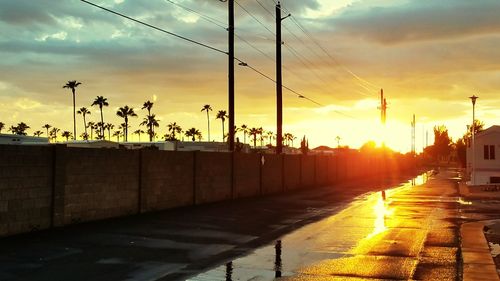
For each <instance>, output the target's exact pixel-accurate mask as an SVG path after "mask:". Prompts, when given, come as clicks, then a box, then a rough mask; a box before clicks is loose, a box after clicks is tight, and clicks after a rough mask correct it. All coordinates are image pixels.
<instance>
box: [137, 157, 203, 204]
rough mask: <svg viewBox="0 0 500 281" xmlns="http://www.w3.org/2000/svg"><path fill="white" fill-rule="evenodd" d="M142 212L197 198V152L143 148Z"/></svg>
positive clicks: (184, 202)
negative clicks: (195, 179)
mask: <svg viewBox="0 0 500 281" xmlns="http://www.w3.org/2000/svg"><path fill="white" fill-rule="evenodd" d="M140 153H141V186H140V189H141V212H149V211H157V210H165V209H169V208H174V207H181V206H188V205H191V204H193V202H194V168H195V167H194V153H192V152H183V151H178V152H174V151H157V150H142V151H140Z"/></svg>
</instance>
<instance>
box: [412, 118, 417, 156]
mask: <svg viewBox="0 0 500 281" xmlns="http://www.w3.org/2000/svg"><path fill="white" fill-rule="evenodd" d="M415 127H416V122H415V114H413V120H412V121H411V155H412V156H413V157H415V150H416V147H415Z"/></svg>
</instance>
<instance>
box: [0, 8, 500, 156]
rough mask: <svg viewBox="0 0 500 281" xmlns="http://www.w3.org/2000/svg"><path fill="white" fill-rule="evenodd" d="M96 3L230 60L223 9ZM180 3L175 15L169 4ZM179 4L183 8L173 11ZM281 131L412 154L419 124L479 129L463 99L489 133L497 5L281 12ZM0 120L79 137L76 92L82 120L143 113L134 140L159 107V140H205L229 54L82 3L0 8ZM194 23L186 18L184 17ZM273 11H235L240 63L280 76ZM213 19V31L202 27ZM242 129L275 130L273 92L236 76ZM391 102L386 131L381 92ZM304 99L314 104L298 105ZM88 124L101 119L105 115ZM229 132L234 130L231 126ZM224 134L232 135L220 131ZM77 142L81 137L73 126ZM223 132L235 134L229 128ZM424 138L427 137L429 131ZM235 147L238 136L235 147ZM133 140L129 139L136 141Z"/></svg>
mask: <svg viewBox="0 0 500 281" xmlns="http://www.w3.org/2000/svg"><path fill="white" fill-rule="evenodd" d="M93 1H94V3H96V4H100V5H103V6H105V7H107V8H110V9H113V10H116V11H118V12H120V13H123V14H126V15H128V16H131V17H134V18H137V19H140V20H142V21H144V22H147V23H149V24H152V25H155V26H157V27H160V28H162V29H165V30H168V31H171V32H174V33H176V34H179V35H182V36H185V37H188V38H190V39H193V40H196V41H199V42H202V43H204V44H207V45H209V46H212V47H214V48H217V49H220V50H223V51H226V50H227V31H226V30H225V29H224V28H225V26H226V25H227V24H226V23H227V2H221V1H217V0H93ZM174 3H175V4H174ZM176 4H177V5H176ZM281 4H282V11H283V16H284V15H286V14H288V13H290V14H291V15H292V16H291V17H289V18H286V19H284V20H283V38H282V41H283V45H282V48H283V84H284V85H285V86H286V87H287V88H289V89H292V90H293V91H294V92H295V93H294V92H291V91H289V90H287V89H284V90H283V97H284V99H283V103H284V109H283V112H284V113H283V120H284V121H283V123H284V132H290V133H292V134H294V135H295V136H296V137H297V141H296V142H295V145H298V143H299V140H300V138H302V137H303V136H304V135H305V136H307V138H308V139H309V144H310V146H311V147H315V146H318V145H328V146H332V147H333V146H336V145H337V140H336V137H337V136H339V137H340V144H341V145H349V146H350V147H353V148H357V147H360V146H361V145H362V144H363V143H365V142H366V141H368V140H376V141H378V142H380V141H382V140H383V139H385V142H386V144H387V145H388V146H390V147H392V148H394V149H396V150H399V151H401V152H406V151H408V150H409V149H410V146H411V127H410V123H411V118H412V115H413V114H415V115H416V121H417V125H416V146H417V151H419V150H421V149H422V146H423V145H424V144H425V143H426V142H428V143H429V144H431V143H432V141H433V133H432V128H433V126H435V125H445V126H446V127H447V128H448V129H449V133H450V135H451V136H452V137H453V139H454V140H456V139H457V138H459V137H460V136H461V135H463V133H464V131H465V129H466V124H470V123H471V120H472V105H471V102H470V100H469V99H468V97H469V96H471V95H473V94H475V95H477V96H479V99H478V101H477V104H476V116H477V118H478V119H480V120H482V121H483V122H484V123H485V124H486V127H489V126H491V125H494V124H498V120H499V117H500V111H499V110H498V108H499V106H500V95H498V92H499V90H500V79H499V78H500V52H499V51H498V46H500V17H499V16H498V15H500V1H498V0H479V1H469V0H440V1H409V0H408V1H404V0H400V1H379V0H338V1H331V0H302V1H291V0H285V1H282V3H281ZM0 5H1V7H2V9H0V56H1V58H2V59H1V60H0V107H1V110H0V122H4V123H6V125H7V126H10V125H13V124H17V123H19V122H21V121H22V122H25V123H27V124H28V125H29V126H30V127H31V129H30V130H29V131H28V133H32V132H33V131H35V130H42V131H43V129H42V128H41V127H42V126H43V125H44V124H46V123H49V124H51V125H53V126H56V127H58V128H61V129H62V130H68V131H72V106H71V104H72V101H71V92H70V91H69V90H68V89H63V88H62V86H63V85H64V84H65V83H66V82H67V81H69V80H77V81H79V82H81V83H82V85H80V86H79V87H78V88H77V97H76V105H77V108H80V107H82V106H85V107H87V108H90V104H91V103H92V101H93V100H94V98H95V97H96V96H98V95H102V96H105V97H107V98H108V101H109V103H110V106H109V107H107V108H105V110H104V119H105V122H112V123H114V124H116V125H118V124H120V123H121V122H122V120H121V119H120V118H119V117H118V116H116V110H117V109H118V108H119V107H121V106H124V105H128V106H130V107H133V108H135V111H136V112H137V114H138V115H139V117H138V118H132V119H131V121H130V124H131V125H132V129H130V131H133V130H135V129H137V128H138V125H139V123H140V122H141V121H142V119H143V117H144V116H145V113H146V112H145V111H144V110H141V107H142V104H143V103H144V101H146V100H151V101H154V107H153V112H154V113H155V114H156V115H157V116H158V118H159V119H160V128H159V135H160V136H162V135H164V134H165V133H166V127H167V124H169V123H171V122H177V123H178V124H180V125H181V126H182V128H183V129H188V128H191V127H195V128H198V129H199V130H200V131H201V132H202V133H203V135H204V138H205V139H206V137H207V127H206V126H207V125H206V123H207V122H206V121H207V120H206V115H205V113H204V112H201V111H200V110H201V108H202V106H203V105H204V104H210V105H211V106H212V108H213V110H214V111H213V112H212V113H211V114H212V117H211V136H212V139H215V140H221V138H222V124H221V122H220V120H215V118H213V117H215V114H216V112H217V111H219V110H227V75H228V74H227V56H226V55H225V54H223V53H220V52H216V51H213V50H210V49H207V48H204V47H201V46H198V45H195V44H192V43H189V42H186V41H183V40H180V39H178V38H175V37H173V36H170V35H167V34H165V33H161V32H159V31H156V30H153V29H151V28H148V27H144V26H141V25H139V24H137V23H134V22H131V21H128V20H126V19H123V18H120V17H117V16H115V15H113V14H110V13H107V12H105V11H102V10H99V9H97V8H95V7H92V6H90V5H88V4H86V3H84V2H82V1H78V0H60V1H50V0H37V1H31V0H16V1H11V0H0ZM179 5H182V6H183V7H187V8H189V9H191V10H194V11H196V13H192V12H190V11H188V10H185V9H183V8H181V7H180V6H179ZM274 6H275V2H274V0H258V1H257V0H237V1H236V5H235V15H236V18H235V32H236V35H237V38H236V39H235V55H236V57H237V58H239V59H240V60H242V61H244V62H246V63H247V64H248V65H250V66H252V67H254V68H255V69H257V70H259V71H260V72H262V73H264V74H266V75H267V76H269V77H271V78H274V77H275V37H274V31H275V25H274V21H275V19H274V18H273V15H272V14H273V13H274V9H275V7H274ZM207 17H208V18H209V20H206V18H207ZM235 77H236V78H235V79H236V86H235V87H236V88H235V91H236V108H235V112H236V114H235V120H236V124H237V125H238V126H240V125H242V124H246V125H247V126H249V127H263V128H264V129H265V130H271V131H275V128H276V121H275V120H276V85H275V83H274V82H272V81H270V80H268V79H266V78H264V77H263V76H261V75H259V74H258V73H256V72H254V71H252V70H251V69H250V68H248V67H244V66H238V64H236V73H235ZM381 88H383V89H384V94H385V96H386V98H387V102H388V109H387V125H386V127H385V129H383V128H382V126H381V125H380V111H379V110H378V109H377V107H378V106H379V103H380V101H379V93H380V89H381ZM297 93H298V94H299V95H303V96H305V97H307V98H309V99H311V100H313V101H314V102H316V103H313V102H310V101H308V100H307V99H302V98H299V97H298V96H297ZM91 111H92V114H91V116H90V117H89V118H88V119H90V120H91V121H98V117H99V110H98V108H96V107H92V108H91ZM226 126H227V122H226ZM226 128H227V127H226ZM77 130H78V134H80V133H81V132H82V131H83V121H82V119H81V116H77ZM226 131H227V129H226ZM427 132H428V138H426V133H427ZM238 137H239V138H240V140H242V139H243V136H242V135H238ZM136 138H137V137H136V136H133V137H129V140H136Z"/></svg>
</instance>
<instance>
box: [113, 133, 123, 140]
mask: <svg viewBox="0 0 500 281" xmlns="http://www.w3.org/2000/svg"><path fill="white" fill-rule="evenodd" d="M121 134H122V132H121V131H115V132H114V133H113V137H116V142H120V136H121Z"/></svg>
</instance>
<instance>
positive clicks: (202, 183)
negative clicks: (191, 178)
mask: <svg viewBox="0 0 500 281" xmlns="http://www.w3.org/2000/svg"><path fill="white" fill-rule="evenodd" d="M195 153H196V154H195V159H196V164H195V166H196V170H195V198H196V199H195V203H196V204H203V203H209V202H217V201H223V200H228V199H231V197H232V195H231V192H232V191H231V185H232V184H231V181H232V180H231V172H232V167H231V166H232V154H231V153H227V152H195Z"/></svg>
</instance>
